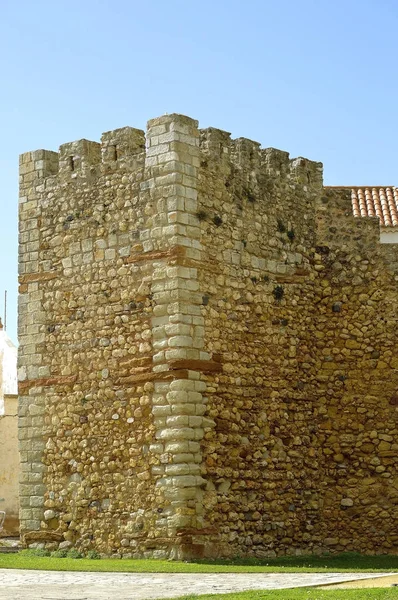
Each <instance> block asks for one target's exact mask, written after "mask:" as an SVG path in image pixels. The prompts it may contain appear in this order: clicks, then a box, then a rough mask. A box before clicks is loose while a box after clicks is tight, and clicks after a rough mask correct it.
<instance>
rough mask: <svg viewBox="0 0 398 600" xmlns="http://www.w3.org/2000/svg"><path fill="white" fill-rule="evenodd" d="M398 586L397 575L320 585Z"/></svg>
mask: <svg viewBox="0 0 398 600" xmlns="http://www.w3.org/2000/svg"><path fill="white" fill-rule="evenodd" d="M394 584H395V585H397V586H398V575H397V574H396V575H387V577H386V576H384V577H375V578H374V579H359V580H358V581H346V582H345V583H335V584H334V585H325V586H322V589H326V590H329V589H336V588H374V587H378V588H380V587H391V586H393V585H394Z"/></svg>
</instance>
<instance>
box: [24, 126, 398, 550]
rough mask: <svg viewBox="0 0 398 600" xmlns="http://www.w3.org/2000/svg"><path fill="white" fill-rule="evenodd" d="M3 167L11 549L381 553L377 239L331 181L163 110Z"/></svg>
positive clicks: (384, 525)
mask: <svg viewBox="0 0 398 600" xmlns="http://www.w3.org/2000/svg"><path fill="white" fill-rule="evenodd" d="M20 175H21V177H20V181H21V183H20V305H19V336H20V355H19V377H20V383H19V393H20V399H19V402H20V417H19V435H20V452H21V469H22V477H21V486H20V502H21V512H20V516H21V530H22V533H23V534H24V536H25V541H26V543H30V542H32V541H33V540H36V541H37V540H40V541H43V542H45V543H47V544H48V545H49V547H54V546H55V545H56V544H59V543H62V544H63V545H64V546H68V545H74V546H76V547H78V548H80V549H82V550H86V549H89V548H95V549H97V550H98V551H100V552H104V553H117V554H122V555H133V556H148V555H151V556H155V557H166V556H167V557H172V558H176V557H192V556H231V555H241V556H244V555H251V556H258V557H261V556H270V555H282V554H300V553H314V552H318V553H319V552H323V551H333V552H337V551H358V552H363V553H375V552H377V553H386V552H388V553H396V552H397V540H398V533H397V524H398V523H397V518H398V504H397V502H398V476H397V461H396V458H397V449H398V444H397V416H398V394H397V381H398V357H397V355H396V348H397V335H398V334H397V331H398V328H397V303H398V295H397V285H398V282H397V278H398V250H397V246H396V245H395V244H380V239H379V238H380V223H379V220H378V218H377V216H373V215H371V216H364V218H356V217H355V216H353V213H352V201H351V193H353V194H354V191H353V192H351V190H350V189H344V188H341V189H336V188H325V187H323V182H322V165H321V163H317V162H312V161H309V160H306V159H304V158H296V159H290V158H289V155H288V153H287V152H283V151H280V150H276V149H274V148H265V149H261V147H260V145H259V144H258V143H257V142H253V141H251V140H248V139H244V138H239V139H236V140H232V139H231V138H230V135H229V134H228V133H227V132H225V131H220V130H218V129H214V128H209V129H204V130H199V129H198V123H197V121H195V120H193V119H190V118H188V117H184V116H180V115H165V116H163V117H160V118H157V119H153V120H151V121H149V123H148V129H147V133H146V136H145V134H144V132H143V131H140V130H137V129H132V128H129V127H125V128H123V129H119V130H116V131H110V132H107V133H105V134H103V136H102V139H101V144H99V143H96V142H91V141H87V140H80V141H77V142H72V143H68V144H64V145H62V146H61V147H60V151H59V153H56V152H51V151H47V150H38V151H35V152H28V153H26V154H23V155H22V156H21V161H20ZM358 197H359V196H358ZM358 206H359V205H358ZM354 208H355V206H354ZM359 214H362V213H361V209H359Z"/></svg>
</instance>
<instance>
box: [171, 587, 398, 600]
mask: <svg viewBox="0 0 398 600" xmlns="http://www.w3.org/2000/svg"><path fill="white" fill-rule="evenodd" d="M397 598H398V588H371V589H360V590H322V589H319V588H295V589H294V590H263V591H257V592H255V591H250V592H238V593H235V594H206V595H204V596H193V595H189V596H181V597H180V598H178V599H174V600H397Z"/></svg>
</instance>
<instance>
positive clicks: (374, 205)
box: [326, 185, 398, 227]
mask: <svg viewBox="0 0 398 600" xmlns="http://www.w3.org/2000/svg"><path fill="white" fill-rule="evenodd" d="M326 187H336V188H343V189H350V190H351V202H352V212H353V213H354V217H377V218H378V219H380V224H381V226H382V227H398V187H394V186H390V187H380V186H375V187H351V186H344V185H341V186H326Z"/></svg>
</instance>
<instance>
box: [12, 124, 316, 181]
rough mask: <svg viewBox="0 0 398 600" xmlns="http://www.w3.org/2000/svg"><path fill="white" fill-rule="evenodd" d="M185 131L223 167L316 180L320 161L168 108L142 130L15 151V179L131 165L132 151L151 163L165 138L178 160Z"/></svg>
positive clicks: (77, 175)
mask: <svg viewBox="0 0 398 600" xmlns="http://www.w3.org/2000/svg"><path fill="white" fill-rule="evenodd" d="M187 136H188V137H189V136H191V137H192V136H194V137H195V138H198V146H199V148H200V153H201V154H203V159H202V160H205V159H206V157H209V158H210V159H211V160H212V164H213V165H215V166H216V167H217V168H221V169H222V168H224V169H225V168H227V167H228V164H229V163H231V164H234V165H235V166H236V167H237V168H240V169H244V170H247V169H257V170H264V173H265V174H268V175H269V176H272V177H287V178H289V177H291V179H292V181H293V182H296V183H300V184H310V185H312V184H314V183H315V184H316V185H320V183H321V181H322V165H321V163H317V162H314V161H310V160H308V159H304V158H297V159H290V157H289V153H287V152H284V151H282V150H277V149H275V148H261V144H260V143H259V142H256V141H253V140H249V139H247V138H242V137H240V138H236V139H232V138H231V134H230V133H229V132H227V131H223V130H221V129H216V128H213V127H209V128H207V129H198V121H196V120H194V119H191V118H189V117H186V116H183V115H174V114H173V115H164V116H162V117H158V118H155V119H151V120H150V121H148V123H147V133H146V135H145V132H144V131H142V130H140V129H134V128H132V127H122V128H120V129H115V130H112V131H107V132H105V133H103V134H102V136H101V141H100V142H95V141H90V140H86V139H81V140H76V141H73V142H68V143H65V144H62V145H61V146H60V148H59V152H58V153H57V152H53V151H50V150H37V151H34V152H27V153H25V154H23V155H21V157H20V165H21V168H20V175H21V178H22V179H21V181H22V182H23V183H24V184H27V183H30V182H31V181H33V180H34V181H36V184H37V182H38V181H39V180H43V179H46V178H48V177H54V176H59V178H60V180H62V181H67V180H73V179H76V178H84V177H88V176H91V177H93V176H96V175H100V174H101V173H104V172H109V171H110V170H115V169H118V168H119V169H120V168H123V169H127V170H128V169H134V168H136V167H137V162H136V159H137V158H138V157H139V158H140V159H142V158H143V157H145V164H146V165H147V167H148V168H151V167H153V166H155V165H156V166H158V165H159V164H160V163H159V160H164V159H163V158H159V156H160V155H161V154H162V147H163V148H164V147H165V144H169V146H168V150H169V155H168V156H167V160H168V159H171V158H172V159H174V160H175V161H178V160H179V151H180V150H184V149H185V147H184V146H183V145H184V143H185V142H186V140H187ZM170 153H171V154H170ZM33 173H34V175H33Z"/></svg>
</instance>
